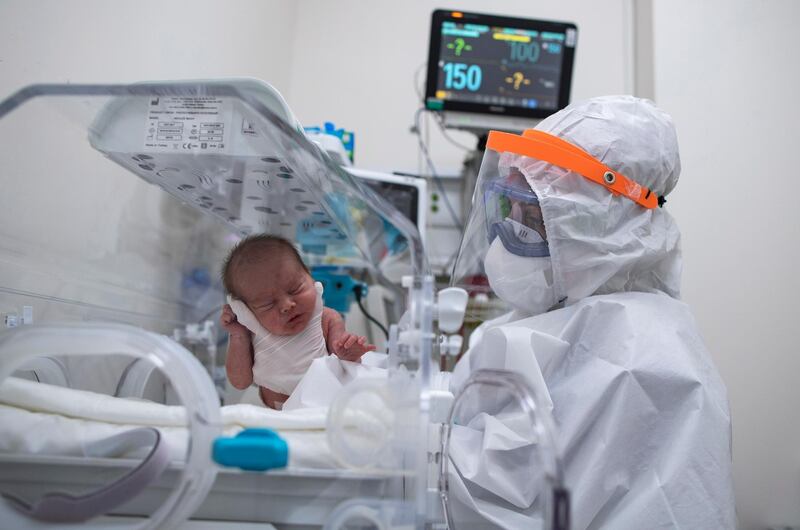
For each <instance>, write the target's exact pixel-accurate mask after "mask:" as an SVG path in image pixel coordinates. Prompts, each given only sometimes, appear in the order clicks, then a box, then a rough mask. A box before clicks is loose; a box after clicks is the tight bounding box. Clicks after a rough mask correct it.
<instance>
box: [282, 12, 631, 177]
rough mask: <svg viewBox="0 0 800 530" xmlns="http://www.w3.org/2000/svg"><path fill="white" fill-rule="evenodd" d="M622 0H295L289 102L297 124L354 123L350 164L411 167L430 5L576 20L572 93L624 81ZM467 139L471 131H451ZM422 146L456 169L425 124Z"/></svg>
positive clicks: (457, 158) (616, 89) (447, 148)
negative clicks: (427, 136) (427, 137)
mask: <svg viewBox="0 0 800 530" xmlns="http://www.w3.org/2000/svg"><path fill="white" fill-rule="evenodd" d="M623 5H624V2H623V1H622V0H604V1H602V2H596V1H594V2H593V1H591V0H580V1H578V0H571V1H567V2H520V1H518V0H497V1H493V2H491V3H487V2H485V1H480V0H462V1H460V2H453V1H437V2H433V1H429V0H408V1H404V2H397V1H394V0H373V1H370V2H364V1H360V0H336V1H328V0H302V1H300V2H298V3H297V20H298V24H297V27H296V31H295V35H294V43H293V48H294V49H293V59H292V69H291V85H290V90H289V95H288V98H289V104H290V105H291V107H292V108H293V110H294V111H295V114H296V115H297V117H298V119H299V120H300V121H301V122H302V123H303V124H320V123H321V122H323V121H326V120H328V121H333V122H334V123H336V124H337V125H339V126H344V127H346V128H348V129H352V130H355V131H356V134H357V139H356V143H357V145H356V164H357V165H359V166H363V167H366V168H370V169H378V170H397V169H403V170H411V171H414V170H416V169H417V141H416V139H415V137H414V136H413V135H412V134H410V132H409V128H410V126H411V125H412V123H413V118H414V112H415V111H416V110H417V109H418V108H419V107H420V106H421V100H420V98H419V97H418V96H417V94H416V92H415V86H414V85H415V83H414V80H415V74H416V73H418V77H417V82H418V83H419V84H422V83H423V82H424V80H425V70H424V69H423V70H422V71H418V70H419V68H420V67H421V66H422V65H423V63H425V62H426V61H427V57H428V36H429V33H430V16H431V13H432V12H433V10H434V9H454V10H456V9H457V10H461V11H476V12H484V13H485V12H491V13H494V14H498V15H508V16H522V17H530V18H544V19H551V20H563V21H570V22H575V23H576V24H577V25H578V28H579V38H578V47H577V57H576V64H575V79H574V83H573V87H572V97H573V99H580V98H585V97H589V96H592V95H597V94H615V93H621V92H623V91H624V89H625V87H624V83H625V71H624V61H623V60H621V57H624V56H625V51H624V45H625V35H624V34H625V32H624V31H623V24H624V16H623ZM452 135H453V137H454V138H456V139H458V140H460V141H462V142H463V143H465V144H467V145H469V146H474V144H475V138H474V136H471V135H469V134H466V133H458V132H454V133H452ZM431 153H432V154H433V156H434V158H435V162H436V163H437V164H438V166H440V167H438V168H437V169H439V171H440V172H442V173H447V172H458V171H459V170H460V168H461V162H462V158H463V152H462V151H459V150H458V149H457V148H456V147H453V146H451V145H450V144H448V143H446V142H445V141H444V140H443V139H442V138H441V136H440V135H439V134H438V133H436V132H434V133H433V134H432V138H431Z"/></svg>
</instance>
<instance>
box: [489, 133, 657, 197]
mask: <svg viewBox="0 0 800 530" xmlns="http://www.w3.org/2000/svg"><path fill="white" fill-rule="evenodd" d="M486 147H487V148H489V149H492V150H493V151H497V152H501V153H502V152H506V151H509V152H512V153H516V154H518V155H523V156H527V157H530V158H535V159H537V160H542V161H544V162H549V163H551V164H553V165H556V166H559V167H562V168H564V169H568V170H570V171H574V172H575V173H578V174H579V175H582V176H584V177H586V178H587V179H589V180H591V181H594V182H597V183H598V184H600V185H601V186H603V187H604V188H607V189H608V190H609V191H610V192H611V193H613V194H615V195H623V196H625V197H627V198H628V199H630V200H632V201H633V202H635V203H637V204H640V205H641V206H644V207H645V208H649V209H652V208H655V207H656V206H662V205H663V204H664V203H665V202H666V200H665V199H664V197H656V195H655V194H654V193H653V192H652V191H650V190H649V189H647V188H645V187H644V186H642V185H640V184H637V183H636V182H634V181H633V180H631V179H629V178H628V177H626V176H625V175H623V174H622V173H619V172H617V171H614V170H613V169H611V168H610V167H608V166H606V165H605V164H603V163H602V162H600V161H599V160H597V159H596V158H595V157H593V156H592V155H590V154H589V153H587V152H586V151H584V150H583V149H581V148H579V147H576V146H574V145H572V144H571V143H569V142H567V141H566V140H563V139H561V138H558V137H557V136H553V135H552V134H548V133H546V132H543V131H538V130H536V129H528V130H527V131H525V132H524V133H522V135H521V136H520V135H516V134H511V133H504V132H499V131H491V132H489V138H488V140H487V141H486Z"/></svg>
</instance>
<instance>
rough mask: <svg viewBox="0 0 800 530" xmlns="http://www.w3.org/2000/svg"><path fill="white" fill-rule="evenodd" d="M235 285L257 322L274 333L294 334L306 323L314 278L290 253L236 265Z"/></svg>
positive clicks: (314, 298) (313, 297)
mask: <svg viewBox="0 0 800 530" xmlns="http://www.w3.org/2000/svg"><path fill="white" fill-rule="evenodd" d="M236 272H237V279H236V284H237V286H238V288H239V292H240V293H241V294H242V300H243V301H244V302H245V303H246V304H247V306H248V307H249V308H250V311H252V312H253V314H254V315H255V317H256V319H258V322H259V323H260V324H261V325H262V326H264V328H265V329H266V330H267V331H269V332H270V333H274V334H275V335H295V334H297V333H299V332H301V331H303V329H305V327H306V326H307V325H308V322H309V320H311V316H312V315H313V313H314V306H315V305H316V302H317V290H316V289H315V288H314V280H313V279H312V278H311V276H310V275H309V274H308V273H307V272H306V271H305V270H304V269H303V268H302V267H301V266H300V265H299V264H298V263H297V260H296V259H295V258H294V257H293V256H291V255H284V256H277V257H274V258H268V259H266V260H264V261H262V262H260V263H247V264H243V265H241V266H240V268H239V270H238V271H236Z"/></svg>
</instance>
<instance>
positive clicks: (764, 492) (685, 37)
mask: <svg viewBox="0 0 800 530" xmlns="http://www.w3.org/2000/svg"><path fill="white" fill-rule="evenodd" d="M653 8H654V9H653V14H654V17H653V21H654V24H653V29H654V35H655V40H654V53H655V69H654V71H655V97H656V100H657V103H658V104H659V106H661V107H663V108H664V109H666V110H667V111H668V112H670V113H671V114H672V115H673V117H674V118H675V122H676V125H677V128H678V134H679V140H680V146H681V156H682V161H683V172H682V175H681V181H680V183H679V184H678V187H677V188H676V190H675V192H674V193H673V194H671V196H670V197H669V202H668V203H667V208H668V209H669V210H670V211H671V212H673V213H674V214H675V216H676V218H677V220H678V223H679V225H680V227H681V229H682V233H683V248H684V281H683V296H684V299H685V300H686V302H688V303H689V305H690V306H691V308H692V309H693V311H694V313H695V315H696V316H697V319H698V322H699V324H700V327H701V329H702V332H703V335H704V337H705V339H706V341H707V344H708V347H709V349H710V350H711V352H712V354H713V357H714V360H715V362H716V364H717V366H718V367H719V369H720V371H721V373H722V376H723V378H724V380H725V382H726V384H727V386H728V392H729V396H730V403H731V411H732V415H733V451H734V473H735V486H736V497H737V499H736V500H737V508H738V514H739V519H740V523H741V528H745V529H750V528H766V527H767V526H769V525H775V526H778V525H790V524H791V525H794V526H795V527H797V526H800V413H798V410H799V409H800V384H798V382H799V381H800V346H798V337H799V336H800V335H798V325H797V316H798V309H797V303H798V300H800V280H798V276H797V267H798V263H800V236H798V229H800V209H799V208H798V201H797V193H796V192H797V182H798V181H800V169H798V165H797V163H796V157H797V153H798V140H800V134H798V123H800V102H798V90H799V89H800V60H798V57H797V54H798V52H800V32H798V23H800V2H797V1H795V0H765V1H759V2H755V1H745V0H737V1H730V0H706V1H704V2H696V1H692V0H672V1H669V2H667V1H666V0H665V1H655V2H654V5H653Z"/></svg>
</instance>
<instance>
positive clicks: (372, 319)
mask: <svg viewBox="0 0 800 530" xmlns="http://www.w3.org/2000/svg"><path fill="white" fill-rule="evenodd" d="M353 294H355V295H356V303H357V304H358V308H359V309H360V310H361V312H362V313H364V316H365V317H367V320H369V321H370V322H372V323H373V324H375V325H376V326H378V327H379V328H381V331H383V334H384V335H386V340H389V330H388V329H386V327H385V326H384V325H383V324H381V323H380V322H378V321H377V320H376V319H375V317H373V316H372V315H370V314H369V313H368V312H367V310H366V309H365V308H364V306H363V305H362V304H361V297H362V296H364V293H363V292H362V290H361V286H360V285H356V286H354V287H353Z"/></svg>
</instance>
